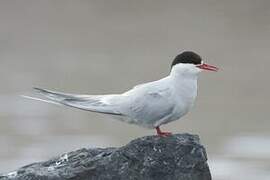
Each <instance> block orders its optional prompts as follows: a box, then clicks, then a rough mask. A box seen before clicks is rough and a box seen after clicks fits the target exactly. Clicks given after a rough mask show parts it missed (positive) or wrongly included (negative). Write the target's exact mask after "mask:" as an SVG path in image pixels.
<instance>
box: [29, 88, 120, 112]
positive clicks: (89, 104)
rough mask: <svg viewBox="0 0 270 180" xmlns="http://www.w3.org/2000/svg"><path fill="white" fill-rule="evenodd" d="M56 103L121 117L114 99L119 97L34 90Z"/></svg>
mask: <svg viewBox="0 0 270 180" xmlns="http://www.w3.org/2000/svg"><path fill="white" fill-rule="evenodd" d="M34 89H35V90H36V91H38V92H39V93H40V94H41V95H43V96H44V97H46V99H49V100H50V101H52V102H54V103H58V104H61V105H66V106H70V107H74V108H78V109H82V110H87V111H93V112H98V113H105V114H112V115H121V113H120V112H119V111H118V110H117V106H116V105H115V104H113V103H112V102H113V101H112V99H113V98H117V96H118V95H76V94H66V93H60V92H55V91H50V90H45V89H41V88H34Z"/></svg>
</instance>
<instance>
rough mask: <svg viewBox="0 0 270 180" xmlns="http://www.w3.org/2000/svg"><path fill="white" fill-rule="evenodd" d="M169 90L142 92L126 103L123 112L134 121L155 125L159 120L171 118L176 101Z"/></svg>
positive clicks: (149, 125) (147, 125)
mask: <svg viewBox="0 0 270 180" xmlns="http://www.w3.org/2000/svg"><path fill="white" fill-rule="evenodd" d="M170 98H171V95H170V92H169V91H167V90H164V91H159V92H148V93H142V94H140V95H138V96H137V97H135V98H134V99H132V100H131V101H130V102H129V103H127V104H124V105H125V107H122V108H121V109H124V112H121V113H122V114H124V115H126V116H128V117H130V118H131V119H133V121H134V122H133V123H136V124H139V125H142V126H145V127H153V126H155V124H156V123H157V122H158V121H162V120H164V119H166V118H169V117H170V116H171V114H172V112H173V110H174V103H173V102H172V101H171V100H170Z"/></svg>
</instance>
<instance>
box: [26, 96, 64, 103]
mask: <svg viewBox="0 0 270 180" xmlns="http://www.w3.org/2000/svg"><path fill="white" fill-rule="evenodd" d="M21 97H23V98H26V99H31V100H36V101H42V102H46V103H51V104H56V105H62V104H60V103H58V102H54V101H51V100H46V99H41V98H36V97H31V96H25V95H21Z"/></svg>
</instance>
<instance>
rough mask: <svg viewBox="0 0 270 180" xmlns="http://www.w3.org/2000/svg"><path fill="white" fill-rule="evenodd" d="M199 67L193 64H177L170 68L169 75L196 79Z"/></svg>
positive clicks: (199, 70)
mask: <svg viewBox="0 0 270 180" xmlns="http://www.w3.org/2000/svg"><path fill="white" fill-rule="evenodd" d="M200 72H201V69H199V68H197V67H196V66H195V65H194V64H181V63H180V64H177V65H174V66H173V67H172V69H171V73H170V76H172V77H175V78H180V79H196V80H197V78H198V75H199V73H200Z"/></svg>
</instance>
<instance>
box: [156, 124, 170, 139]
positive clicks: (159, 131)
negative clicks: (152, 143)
mask: <svg viewBox="0 0 270 180" xmlns="http://www.w3.org/2000/svg"><path fill="white" fill-rule="evenodd" d="M156 130H157V135H158V136H161V137H167V136H170V135H172V133H171V132H162V131H161V130H160V128H159V126H158V127H156Z"/></svg>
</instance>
